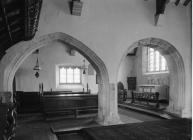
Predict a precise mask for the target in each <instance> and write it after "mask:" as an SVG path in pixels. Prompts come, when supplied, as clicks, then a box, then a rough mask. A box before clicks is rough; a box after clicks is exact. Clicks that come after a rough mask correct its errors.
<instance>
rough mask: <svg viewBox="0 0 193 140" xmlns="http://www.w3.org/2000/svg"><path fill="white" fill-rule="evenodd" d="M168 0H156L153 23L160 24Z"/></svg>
mask: <svg viewBox="0 0 193 140" xmlns="http://www.w3.org/2000/svg"><path fill="white" fill-rule="evenodd" d="M167 3H168V0H156V13H155V17H154V21H155V25H156V26H157V25H162V23H163V20H164V19H165V18H164V12H165V7H166V4H167Z"/></svg>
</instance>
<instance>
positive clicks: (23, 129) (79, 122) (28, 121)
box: [15, 108, 160, 140]
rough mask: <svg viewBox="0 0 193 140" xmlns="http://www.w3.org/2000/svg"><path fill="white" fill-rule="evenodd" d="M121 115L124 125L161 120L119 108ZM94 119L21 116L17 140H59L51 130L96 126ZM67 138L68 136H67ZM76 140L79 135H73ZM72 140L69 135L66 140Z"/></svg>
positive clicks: (18, 123) (35, 115) (17, 128)
mask: <svg viewBox="0 0 193 140" xmlns="http://www.w3.org/2000/svg"><path fill="white" fill-rule="evenodd" d="M119 115H120V118H121V120H122V122H123V123H136V122H144V121H153V120H160V118H157V117H153V116H150V115H144V114H141V113H138V112H134V111H130V110H126V109H121V108H119ZM93 119H94V118H79V119H62V120H56V121H54V120H53V121H44V119H43V116H42V115H41V114H28V115H19V116H18V121H17V127H16V138H15V140H57V137H56V135H55V134H53V132H52V130H51V128H54V129H55V130H58V131H61V130H62V131H69V130H74V129H75V130H78V129H80V128H83V127H92V126H96V125H98V124H96V122H95V121H93ZM65 136H67V135H65ZM71 136H72V137H73V138H74V139H71V140H76V138H77V135H71ZM67 139H70V138H69V135H68V136H67V138H66V140H67ZM80 140H81V139H80Z"/></svg>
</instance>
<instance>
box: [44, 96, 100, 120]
mask: <svg viewBox="0 0 193 140" xmlns="http://www.w3.org/2000/svg"><path fill="white" fill-rule="evenodd" d="M42 106H43V112H44V114H45V118H49V117H53V116H63V117H74V118H77V117H78V116H79V115H82V114H91V113H97V111H98V95H89V94H68V95H46V96H42Z"/></svg>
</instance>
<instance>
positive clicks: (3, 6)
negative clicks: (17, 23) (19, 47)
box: [0, 0, 13, 42]
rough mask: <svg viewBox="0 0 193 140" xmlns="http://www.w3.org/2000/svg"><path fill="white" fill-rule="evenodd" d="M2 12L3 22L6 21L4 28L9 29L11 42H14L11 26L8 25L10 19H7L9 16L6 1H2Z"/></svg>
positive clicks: (0, 6)
mask: <svg viewBox="0 0 193 140" xmlns="http://www.w3.org/2000/svg"><path fill="white" fill-rule="evenodd" d="M0 10H1V12H2V14H3V15H2V16H3V20H4V26H5V27H6V28H7V32H8V34H9V38H10V41H11V42H12V41H13V39H12V36H11V29H10V26H9V23H8V18H7V15H6V10H5V5H4V1H2V0H1V1H0Z"/></svg>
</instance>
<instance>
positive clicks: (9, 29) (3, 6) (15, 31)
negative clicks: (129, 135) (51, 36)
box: [0, 0, 42, 59]
mask: <svg viewBox="0 0 193 140" xmlns="http://www.w3.org/2000/svg"><path fill="white" fill-rule="evenodd" d="M41 5H42V0H0V59H1V57H2V56H3V55H4V54H5V51H6V50H7V49H8V48H9V47H11V46H12V45H14V44H15V43H17V42H19V41H22V40H30V39H32V38H33V37H34V35H35V33H36V31H37V28H38V22H39V15H40V10H41Z"/></svg>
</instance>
